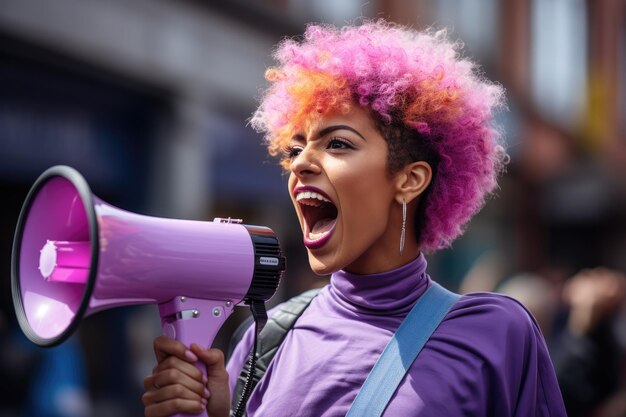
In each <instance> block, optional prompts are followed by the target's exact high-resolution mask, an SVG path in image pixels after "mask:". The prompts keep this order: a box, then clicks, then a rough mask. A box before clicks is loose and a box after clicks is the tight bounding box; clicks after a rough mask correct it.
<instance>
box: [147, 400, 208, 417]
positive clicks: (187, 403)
mask: <svg viewBox="0 0 626 417" xmlns="http://www.w3.org/2000/svg"><path fill="white" fill-rule="evenodd" d="M203 410H204V405H203V404H202V403H201V402H200V401H193V400H186V399H181V398H176V399H172V400H167V401H163V402H160V403H157V404H150V405H148V406H146V408H145V415H146V417H167V416H170V415H172V414H175V413H189V414H200V413H201V412H202V411H203Z"/></svg>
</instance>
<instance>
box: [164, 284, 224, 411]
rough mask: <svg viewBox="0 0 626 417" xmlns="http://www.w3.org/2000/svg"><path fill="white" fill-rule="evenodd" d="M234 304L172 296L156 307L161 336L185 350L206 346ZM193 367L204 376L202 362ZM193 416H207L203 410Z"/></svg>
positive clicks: (204, 368) (209, 343)
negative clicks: (195, 345)
mask: <svg viewBox="0 0 626 417" xmlns="http://www.w3.org/2000/svg"><path fill="white" fill-rule="evenodd" d="M233 308H234V303H233V302H232V301H224V300H204V299H200V298H192V297H184V296H181V297H175V298H173V299H172V300H170V301H168V302H166V303H162V304H159V313H160V315H161V324H162V326H163V335H164V336H167V337H169V338H171V339H176V340H178V341H179V342H181V343H182V344H184V345H185V346H187V347H189V346H191V344H192V343H197V344H198V345H200V346H202V347H210V346H211V345H212V344H213V340H214V339H215V336H216V335H217V332H218V331H219V329H220V328H221V327H222V325H223V324H224V322H225V321H226V319H227V318H228V317H229V316H230V315H231V313H232V312H233ZM196 367H197V368H198V369H199V370H200V372H202V374H203V375H206V367H205V365H204V363H203V362H201V361H199V362H196ZM191 416H192V415H191V414H176V415H173V416H172V417H191ZM193 416H201V417H208V415H207V413H206V411H203V412H202V414H194V415H193Z"/></svg>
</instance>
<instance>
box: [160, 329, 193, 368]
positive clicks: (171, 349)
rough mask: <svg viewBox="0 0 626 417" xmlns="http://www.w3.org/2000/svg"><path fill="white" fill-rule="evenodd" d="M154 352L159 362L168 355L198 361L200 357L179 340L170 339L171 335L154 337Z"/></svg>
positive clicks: (188, 360)
mask: <svg viewBox="0 0 626 417" xmlns="http://www.w3.org/2000/svg"><path fill="white" fill-rule="evenodd" d="M153 347H154V354H155V356H156V358H157V362H159V363H161V362H162V361H164V360H165V359H166V358H167V357H168V356H172V355H173V356H176V357H178V358H180V359H182V360H184V361H187V362H191V363H194V362H197V361H198V357H197V356H196V355H195V354H194V353H193V352H191V351H190V350H189V349H187V347H186V346H185V345H183V344H182V343H180V342H179V341H178V340H174V339H170V338H169V337H165V336H159V337H157V338H156V339H154V343H153Z"/></svg>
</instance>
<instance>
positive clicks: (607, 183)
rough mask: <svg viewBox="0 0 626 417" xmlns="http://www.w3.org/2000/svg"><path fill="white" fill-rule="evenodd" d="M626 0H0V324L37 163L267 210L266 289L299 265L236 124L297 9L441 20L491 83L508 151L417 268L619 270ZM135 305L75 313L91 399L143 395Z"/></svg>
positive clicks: (120, 405) (211, 202) (191, 213)
mask: <svg viewBox="0 0 626 417" xmlns="http://www.w3.org/2000/svg"><path fill="white" fill-rule="evenodd" d="M625 3H626V2H625V1H623V0H606V1H594V0H512V1H498V0H414V1H409V0H376V1H369V2H365V1H355V0H341V1H324V0H308V1H307V0H265V1H253V0H233V1H223V2H220V1H197V0H181V1H167V0H134V1H124V0H111V1H106V2H102V1H96V0H82V1H79V0H56V1H45V0H3V1H2V3H1V4H0V196H2V197H1V200H2V204H1V205H0V210H1V211H2V212H1V213H0V236H1V237H0V251H1V252H2V253H5V256H3V257H0V283H1V284H2V290H1V291H0V294H2V295H1V297H2V299H1V302H0V307H1V311H0V314H2V315H4V317H5V319H4V321H3V320H1V317H0V334H2V333H1V332H2V331H3V329H6V328H7V327H9V326H10V325H11V324H12V323H13V324H14V321H15V320H14V317H13V316H12V314H13V313H12V303H11V300H10V291H8V290H7V289H8V288H9V282H10V276H9V270H10V260H9V259H10V256H9V254H10V252H11V245H12V235H13V232H14V228H15V223H16V221H17V217H18V214H19V210H20V207H21V203H22V201H23V199H24V197H25V195H26V193H27V191H28V189H29V187H30V185H31V184H32V183H33V181H34V180H35V179H36V178H37V176H38V175H39V174H40V173H41V172H43V171H44V170H45V169H46V168H48V167H49V166H52V165H55V164H67V165H71V166H73V167H75V168H77V169H78V170H79V171H81V172H82V173H83V175H84V176H85V177H86V178H87V180H88V182H89V184H90V185H91V187H92V189H93V191H94V192H95V193H96V194H97V195H98V196H99V197H101V198H103V199H104V200H106V201H108V202H110V203H112V204H114V205H116V206H119V207H121V208H124V209H128V210H131V211H136V212H140V213H143V214H149V215H155V216H162V217H179V218H188V219H198V220H203V219H211V218H212V217H216V216H217V217H228V216H232V217H239V218H243V219H244V220H245V221H246V222H247V223H252V224H265V225H269V226H270V227H272V228H273V229H274V230H275V231H276V232H277V233H278V234H279V236H280V237H281V242H282V244H283V247H284V248H285V250H286V251H287V255H288V258H289V271H288V276H287V279H286V280H285V282H284V283H283V285H282V287H281V291H282V293H281V295H279V296H278V297H277V299H281V298H284V297H285V296H287V295H292V294H294V293H297V292H299V291H300V290H302V289H304V288H306V287H308V286H310V285H316V284H317V281H316V278H314V277H312V276H311V274H310V273H309V272H308V269H307V267H306V265H307V264H306V256H305V253H304V250H303V248H302V247H301V246H302V245H301V243H300V242H301V237H300V231H299V228H298V227H297V221H296V219H295V216H294V215H293V214H292V213H291V208H290V202H289V201H288V198H287V194H286V192H285V184H286V182H285V177H284V176H281V170H280V168H279V167H278V166H277V164H276V163H275V161H273V160H271V159H270V158H269V157H267V156H266V152H265V149H264V148H263V146H261V138H260V137H259V135H257V134H256V133H254V132H253V131H252V130H251V129H250V128H249V127H248V126H247V118H248V117H249V116H250V114H251V113H252V111H253V110H254V108H255V104H256V98H258V94H259V89H260V88H261V87H262V86H263V85H264V80H263V73H264V71H265V69H266V68H267V67H268V66H270V65H271V64H272V60H271V56H270V52H271V51H272V48H273V46H274V45H275V44H276V42H277V41H278V40H279V39H281V38H282V37H284V36H286V35H296V34H299V33H301V32H302V30H303V28H304V25H305V24H306V22H309V21H321V22H327V23H334V24H342V23H345V22H352V21H354V20H355V19H357V18H358V17H361V16H365V17H386V18H389V19H390V20H393V21H397V22H400V23H404V24H409V25H412V26H415V27H419V28H423V27H428V26H431V25H432V26H435V27H448V28H449V29H450V31H451V34H452V36H453V37H455V38H460V39H462V40H463V41H464V42H465V45H466V48H465V51H466V53H467V54H468V55H470V56H472V57H473V58H474V59H475V60H476V61H477V62H479V63H480V64H481V66H482V67H483V68H484V71H485V73H486V75H487V76H488V77H489V78H491V79H495V80H498V81H499V82H501V83H502V84H504V85H505V87H506V88H507V90H508V92H509V93H508V99H509V106H510V111H509V112H508V113H506V114H503V115H501V116H500V117H501V122H502V124H503V126H504V129H505V130H506V138H507V143H508V146H509V153H510V155H511V157H512V162H511V164H510V168H509V173H508V174H507V176H506V177H505V178H504V180H503V186H502V191H501V193H500V199H499V200H496V201H493V202H489V204H488V205H487V207H486V208H485V210H484V211H483V213H482V214H481V215H480V216H479V217H477V219H476V220H475V221H474V222H473V223H472V226H471V228H470V230H469V232H468V234H467V235H466V236H465V237H464V238H463V239H461V240H459V241H458V242H457V243H456V244H455V245H454V247H453V248H451V249H450V250H447V251H443V252H441V253H439V254H437V255H436V256H434V257H433V258H432V261H431V265H432V272H433V276H435V277H438V278H439V279H440V280H441V281H443V282H444V283H447V284H449V285H450V286H456V285H458V284H459V282H460V280H461V279H462V278H463V276H464V275H465V274H466V272H467V270H468V269H469V268H470V267H471V266H472V265H474V264H475V262H476V260H477V259H480V258H481V256H482V255H484V254H485V253H486V252H488V251H490V250H493V249H494V248H496V249H498V250H499V251H500V252H501V253H505V254H506V257H505V258H506V259H505V263H506V265H507V266H506V267H504V268H502V269H501V270H500V272H499V274H501V275H504V274H506V273H509V272H511V271H510V270H533V269H538V268H541V267H544V266H550V267H561V266H563V265H566V266H567V267H570V268H577V267H580V266H585V265H587V264H591V263H594V262H596V263H600V262H602V263H607V264H611V263H612V264H614V265H613V266H614V267H617V268H622V270H626V265H625V264H624V261H623V256H622V254H623V253H624V250H625V249H626V233H624V231H625V229H626V219H625V218H624V216H625V213H626V211H624V210H623V208H624V207H625V203H624V200H625V199H626V198H625V197H624V196H625V195H626V180H624V178H626V24H625V23H626V6H625ZM587 257H588V259H587ZM582 260H584V262H582ZM578 261H581V262H578ZM620 262H621V264H620ZM507 269H508V270H507ZM146 311H148V312H147V313H145V311H144V310H129V311H122V312H113V311H111V312H107V313H105V314H103V315H102V317H94V318H92V319H89V320H87V321H86V323H85V326H84V327H85V329H84V330H81V332H82V342H83V344H84V345H85V352H86V358H87V372H88V374H89V384H90V389H91V398H92V400H93V401H94V407H93V410H94V414H93V415H94V416H100V415H103V416H104V415H118V416H123V415H124V413H127V415H136V414H138V410H140V409H141V404H140V401H139V395H140V392H141V386H140V385H139V386H138V385H137V384H138V382H137V381H138V380H140V379H141V372H146V373H147V372H149V371H150V368H151V366H152V365H151V363H152V358H151V357H150V349H151V345H150V339H151V338H152V337H153V336H154V335H155V334H156V333H158V316H157V315H156V310H146ZM145 317H148V318H145ZM2 323H4V324H2ZM3 326H4V327H3ZM128 327H132V328H133V329H134V332H131V333H133V335H132V337H130V336H129V335H128V332H127V331H126V329H127V328H128ZM143 327H147V328H143ZM0 337H2V336H0ZM133 338H135V339H136V338H139V340H138V341H135V340H134V339H133ZM133 341H134V344H133ZM137 344H139V345H140V346H144V348H143V349H142V348H137V347H136V345H137ZM129 346H130V347H129ZM111 361H115V363H117V364H118V365H119V366H120V367H122V368H123V369H126V371H117V372H112V371H111V370H112V369H113V368H112V365H111ZM138 361H140V362H141V363H138ZM120 369H121V368H120ZM25 389H27V388H24V390H25ZM18 391H19V390H18ZM17 395H18V394H16V396H15V397H14V399H17V398H18V396H17ZM5 408H6V410H7V411H6V413H7V414H6V415H10V414H8V413H9V412H10V411H9V409H10V407H8V406H7V407H5ZM98 410H99V411H98ZM3 412H5V411H4V410H2V405H0V416H3V415H5V414H2V413H3Z"/></svg>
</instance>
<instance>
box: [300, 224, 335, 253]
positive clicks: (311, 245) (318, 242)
mask: <svg viewBox="0 0 626 417" xmlns="http://www.w3.org/2000/svg"><path fill="white" fill-rule="evenodd" d="M335 225H336V224H335ZM335 225H333V227H332V229H330V230H329V231H328V232H326V234H325V235H324V236H322V237H320V238H319V239H315V240H311V239H309V238H307V237H306V236H304V246H306V247H307V249H319V248H321V247H322V246H324V245H325V244H326V242H328V240H329V239H330V237H331V236H332V234H333V232H334V231H335Z"/></svg>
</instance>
